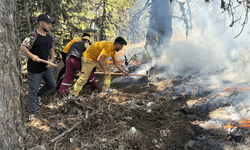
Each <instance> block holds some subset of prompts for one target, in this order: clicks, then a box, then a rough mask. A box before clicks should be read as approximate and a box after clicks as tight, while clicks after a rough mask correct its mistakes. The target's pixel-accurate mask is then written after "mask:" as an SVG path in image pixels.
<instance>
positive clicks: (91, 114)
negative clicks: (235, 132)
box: [24, 71, 228, 150]
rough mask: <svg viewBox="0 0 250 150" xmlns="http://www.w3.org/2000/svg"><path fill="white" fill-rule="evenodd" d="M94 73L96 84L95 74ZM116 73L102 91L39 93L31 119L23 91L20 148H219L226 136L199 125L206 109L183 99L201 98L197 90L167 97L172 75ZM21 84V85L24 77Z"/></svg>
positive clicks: (98, 77) (84, 89)
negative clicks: (71, 96) (70, 97)
mask: <svg viewBox="0 0 250 150" xmlns="http://www.w3.org/2000/svg"><path fill="white" fill-rule="evenodd" d="M151 72H152V71H151ZM152 76H153V74H152ZM96 78H97V82H98V84H100V83H101V82H99V81H100V79H101V75H98V76H96ZM120 78H122V77H119V76H117V77H113V79H112V81H116V80H118V81H117V82H112V84H111V88H115V89H116V91H115V92H113V93H111V94H108V95H105V96H102V97H101V96H99V93H100V88H99V90H96V91H91V90H90V85H89V84H87V85H85V86H84V88H83V90H82V91H81V93H80V99H79V100H77V101H73V102H72V101H71V102H69V101H66V100H65V98H57V97H56V96H55V95H56V93H57V91H51V92H50V93H48V94H46V95H44V96H43V97H42V102H43V106H41V107H38V109H37V114H36V119H35V120H33V121H29V120H28V115H29V113H28V111H29V109H28V100H27V95H28V91H25V95H24V97H25V98H24V99H25V101H24V110H25V114H26V115H25V116H26V131H27V137H26V139H25V149H48V150H98V149H100V150H131V149H138V150H156V149H162V150H190V149H197V150H200V149H204V150H205V149H215V150H220V149H223V145H221V143H227V142H228V141H227V140H226V135H227V133H226V132H224V131H219V130H205V129H203V128H201V127H200V126H199V123H201V122H203V121H205V120H206V118H207V113H204V112H202V110H200V109H189V108H188V107H187V102H190V101H191V102H192V101H193V100H196V101H194V102H195V103H196V104H197V101H198V103H199V102H201V101H202V100H201V99H202V95H201V96H191V95H185V96H178V97H176V98H174V97H173V92H174V91H175V85H176V83H177V81H176V79H172V80H169V81H168V82H166V80H165V79H159V80H157V81H155V80H154V81H153V80H152V77H151V76H149V77H148V80H147V79H146V80H142V79H130V80H129V81H126V79H124V80H125V81H124V82H122V81H123V79H120ZM142 78H145V77H142ZM146 78H147V77H146ZM24 81H25V80H24ZM24 86H25V89H27V84H26V83H25V82H24ZM195 103H194V104H195ZM218 141H221V142H218Z"/></svg>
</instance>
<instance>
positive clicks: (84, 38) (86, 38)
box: [82, 36, 90, 41]
mask: <svg viewBox="0 0 250 150" xmlns="http://www.w3.org/2000/svg"><path fill="white" fill-rule="evenodd" d="M82 39H83V40H89V41H90V38H89V37H88V36H84V37H82Z"/></svg>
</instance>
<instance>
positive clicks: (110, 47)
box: [71, 37, 128, 99]
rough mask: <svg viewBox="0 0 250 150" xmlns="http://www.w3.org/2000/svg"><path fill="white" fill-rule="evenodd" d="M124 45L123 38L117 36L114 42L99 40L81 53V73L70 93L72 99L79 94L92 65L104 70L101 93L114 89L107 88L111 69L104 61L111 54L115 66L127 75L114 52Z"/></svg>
mask: <svg viewBox="0 0 250 150" xmlns="http://www.w3.org/2000/svg"><path fill="white" fill-rule="evenodd" d="M124 45H127V42H126V41H125V39H123V38H122V37H117V38H116V39H115V41H114V43H112V42H109V41H100V42H97V43H94V44H93V45H91V46H90V47H89V48H88V49H87V50H86V51H85V52H84V53H83V57H82V60H81V61H82V62H81V63H82V69H81V74H80V76H79V78H78V80H77V81H76V83H75V85H74V87H73V90H72V93H71V94H72V96H73V99H74V97H77V96H79V92H80V91H81V90H82V87H83V85H84V84H85V83H86V82H87V80H88V78H89V75H90V73H91V71H92V69H93V68H94V67H96V68H97V69H98V70H100V71H103V72H104V76H103V86H102V93H103V94H107V93H110V92H113V91H114V90H112V89H109V87H110V84H111V74H110V71H111V69H110V67H109V65H108V64H107V63H106V62H105V60H106V59H107V58H109V57H110V56H111V57H112V59H113V62H114V64H115V66H116V67H117V68H118V69H119V70H120V71H121V72H123V73H124V75H128V73H127V72H126V71H125V70H124V69H123V68H122V67H121V65H120V64H119V63H118V60H117V58H116V52H119V51H120V50H122V48H123V47H124Z"/></svg>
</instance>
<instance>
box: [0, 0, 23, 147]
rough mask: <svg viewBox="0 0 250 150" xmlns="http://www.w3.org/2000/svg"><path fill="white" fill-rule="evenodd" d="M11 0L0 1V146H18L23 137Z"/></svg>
mask: <svg viewBox="0 0 250 150" xmlns="http://www.w3.org/2000/svg"><path fill="white" fill-rule="evenodd" d="M15 10H16V1H15V0H0V60H1V61H0V66H1V67H0V83H1V84H0V86H1V87H0V89H1V90H0V149H3V150H13V149H20V146H21V144H22V143H23V137H24V136H25V130H24V115H23V110H22V89H21V84H22V81H21V72H20V70H21V68H20V62H19V59H18V48H17V43H16V39H17V38H16V37H15V35H16V33H15Z"/></svg>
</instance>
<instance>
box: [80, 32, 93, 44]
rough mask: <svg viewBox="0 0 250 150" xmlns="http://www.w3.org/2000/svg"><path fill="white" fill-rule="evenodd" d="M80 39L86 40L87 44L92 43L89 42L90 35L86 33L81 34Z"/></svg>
mask: <svg viewBox="0 0 250 150" xmlns="http://www.w3.org/2000/svg"><path fill="white" fill-rule="evenodd" d="M82 40H84V41H87V42H88V43H89V45H92V43H91V42H90V35H89V34H88V33H83V34H82Z"/></svg>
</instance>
